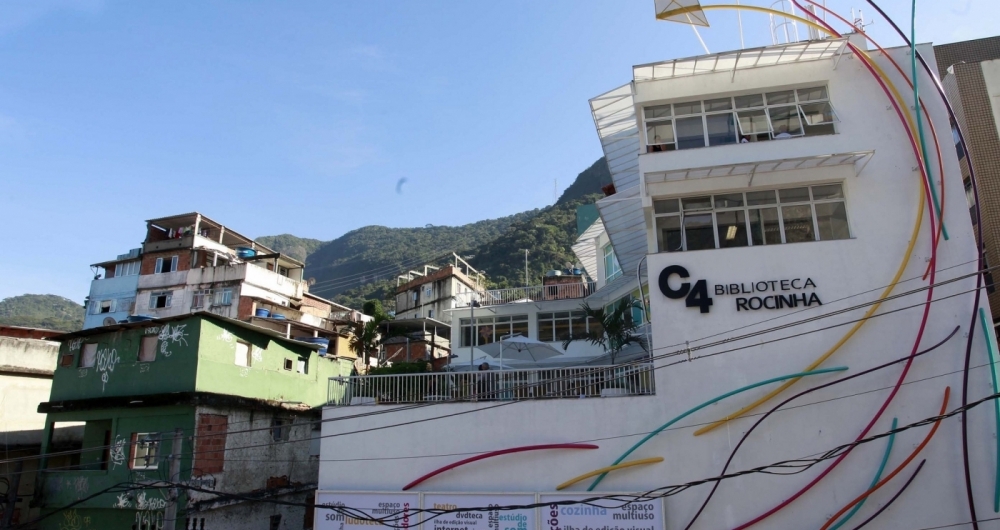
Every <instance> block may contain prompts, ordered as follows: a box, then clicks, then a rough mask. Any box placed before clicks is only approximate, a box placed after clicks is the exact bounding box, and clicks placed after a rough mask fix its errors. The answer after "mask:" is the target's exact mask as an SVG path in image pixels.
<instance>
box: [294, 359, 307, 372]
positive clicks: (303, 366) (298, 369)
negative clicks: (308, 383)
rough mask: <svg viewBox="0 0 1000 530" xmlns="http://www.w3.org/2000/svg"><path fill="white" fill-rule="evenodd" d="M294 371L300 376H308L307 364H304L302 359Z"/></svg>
mask: <svg viewBox="0 0 1000 530" xmlns="http://www.w3.org/2000/svg"><path fill="white" fill-rule="evenodd" d="M295 371H296V372H298V373H300V374H308V373H309V363H308V362H306V361H305V360H303V359H299V363H298V367H296V369H295Z"/></svg>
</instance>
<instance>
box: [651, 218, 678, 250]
mask: <svg viewBox="0 0 1000 530" xmlns="http://www.w3.org/2000/svg"><path fill="white" fill-rule="evenodd" d="M656 244H657V246H658V248H659V249H660V252H678V251H680V250H683V248H682V247H681V218H680V216H678V215H671V216H669V217H657V218H656Z"/></svg>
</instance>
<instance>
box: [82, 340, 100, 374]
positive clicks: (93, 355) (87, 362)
mask: <svg viewBox="0 0 1000 530" xmlns="http://www.w3.org/2000/svg"><path fill="white" fill-rule="evenodd" d="M88 348H89V349H90V350H91V352H90V357H89V359H88V355H87V349H88ZM96 365H97V343H96V342H87V343H85V344H82V345H81V346H80V364H79V365H77V368H93V367H94V366H96Z"/></svg>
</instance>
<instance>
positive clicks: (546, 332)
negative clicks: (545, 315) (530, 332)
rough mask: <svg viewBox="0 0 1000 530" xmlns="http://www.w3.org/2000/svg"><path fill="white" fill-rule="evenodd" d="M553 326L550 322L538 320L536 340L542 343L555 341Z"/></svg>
mask: <svg viewBox="0 0 1000 530" xmlns="http://www.w3.org/2000/svg"><path fill="white" fill-rule="evenodd" d="M554 329H555V328H554V326H553V325H552V321H551V320H539V321H538V340H540V341H543V342H552V341H553V340H555V335H554V331H553V330H554Z"/></svg>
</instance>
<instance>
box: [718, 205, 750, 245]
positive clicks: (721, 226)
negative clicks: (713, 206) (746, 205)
mask: <svg viewBox="0 0 1000 530" xmlns="http://www.w3.org/2000/svg"><path fill="white" fill-rule="evenodd" d="M715 221H716V223H715V224H716V226H717V227H718V231H719V248H730V247H745V246H747V245H748V244H749V243H747V225H746V222H745V221H746V220H745V218H744V215H743V210H733V211H729V212H716V214H715Z"/></svg>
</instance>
